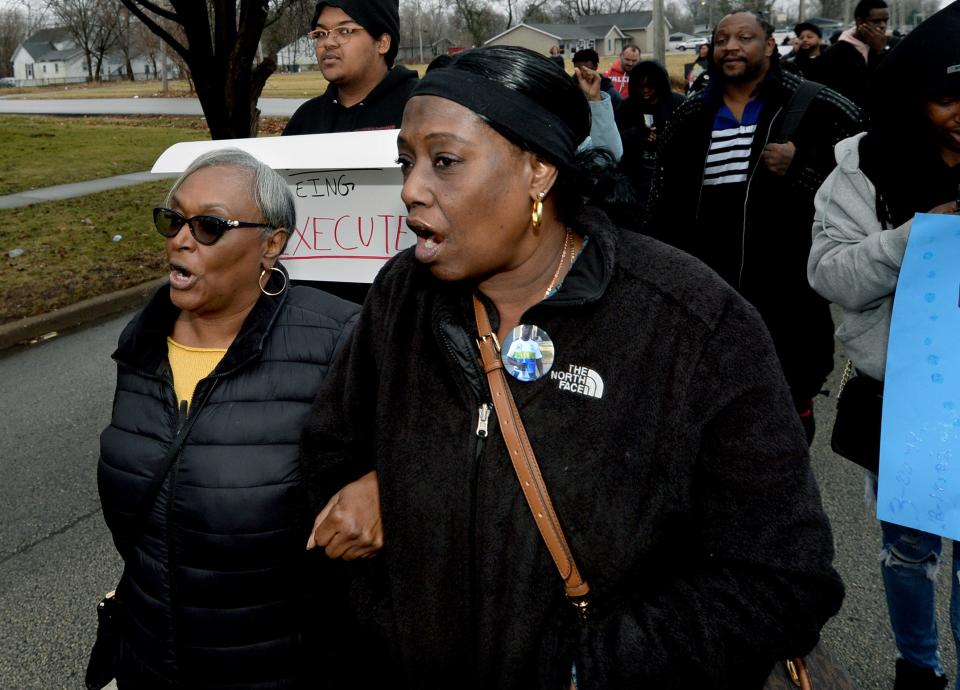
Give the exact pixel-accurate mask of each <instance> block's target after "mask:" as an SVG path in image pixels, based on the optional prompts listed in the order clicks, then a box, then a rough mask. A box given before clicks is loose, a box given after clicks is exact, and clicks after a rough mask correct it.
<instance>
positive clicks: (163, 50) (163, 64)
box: [160, 41, 167, 96]
mask: <svg viewBox="0 0 960 690" xmlns="http://www.w3.org/2000/svg"><path fill="white" fill-rule="evenodd" d="M160 73H161V74H162V75H163V76H162V77H161V79H162V81H163V95H164V96H166V95H167V42H166V41H160Z"/></svg>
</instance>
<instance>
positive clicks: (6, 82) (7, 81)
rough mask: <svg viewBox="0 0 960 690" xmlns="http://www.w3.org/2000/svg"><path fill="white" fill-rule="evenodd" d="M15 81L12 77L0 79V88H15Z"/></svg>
mask: <svg viewBox="0 0 960 690" xmlns="http://www.w3.org/2000/svg"><path fill="white" fill-rule="evenodd" d="M16 85H17V80H16V79H14V78H13V77H0V88H4V87H10V86H16Z"/></svg>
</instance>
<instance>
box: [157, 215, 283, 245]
mask: <svg viewBox="0 0 960 690" xmlns="http://www.w3.org/2000/svg"><path fill="white" fill-rule="evenodd" d="M184 223H186V224H187V225H188V226H189V227H190V234H191V235H193V239H195V240H196V241H197V242H199V243H200V244H205V245H207V246H208V247H209V246H210V245H211V244H216V243H217V240H219V239H220V238H221V237H223V233H225V232H226V231H227V230H229V229H230V228H272V227H273V226H272V225H268V224H267V223H250V222H247V221H243V220H226V219H224V218H218V217H217V216H194V217H193V218H185V217H184V216H183V214H180V213H177V212H176V211H174V210H173V209H171V208H155V209H153V224H154V225H156V226H157V232H159V233H160V234H161V235H163V236H164V237H176V236H177V234H178V233H179V232H180V228H182V227H183V225H184Z"/></svg>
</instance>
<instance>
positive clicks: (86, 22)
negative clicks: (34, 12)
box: [48, 0, 99, 81]
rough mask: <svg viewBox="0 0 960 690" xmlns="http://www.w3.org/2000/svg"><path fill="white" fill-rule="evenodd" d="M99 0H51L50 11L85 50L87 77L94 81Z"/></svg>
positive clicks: (79, 46) (78, 45)
mask: <svg viewBox="0 0 960 690" xmlns="http://www.w3.org/2000/svg"><path fill="white" fill-rule="evenodd" d="M98 4H99V3H98V1H97V0H49V3H48V6H49V8H50V11H51V12H52V13H53V15H54V17H56V19H57V21H58V22H59V23H60V25H61V26H62V27H63V28H64V29H66V30H67V31H68V32H69V33H70V35H71V36H72V37H73V40H74V42H75V43H76V44H77V47H78V48H80V49H81V50H82V51H83V59H84V62H85V63H86V65H87V78H88V79H89V80H90V81H93V78H94V77H93V45H94V43H95V42H96V39H95V37H94V35H95V33H96V32H97V19H98V17H97V14H98V12H97V6H98Z"/></svg>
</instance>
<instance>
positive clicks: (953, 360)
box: [877, 213, 960, 539]
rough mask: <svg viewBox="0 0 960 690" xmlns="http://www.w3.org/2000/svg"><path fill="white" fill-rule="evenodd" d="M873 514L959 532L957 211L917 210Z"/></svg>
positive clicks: (890, 360) (893, 330)
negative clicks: (955, 214)
mask: <svg viewBox="0 0 960 690" xmlns="http://www.w3.org/2000/svg"><path fill="white" fill-rule="evenodd" d="M877 517H878V518H880V519H881V520H887V521H888V522H894V523H896V524H898V525H905V526H907V527H913V528H916V529H920V530H923V531H924V532H932V533H933V534H939V535H942V536H945V537H949V538H951V539H960V217H958V216H946V215H931V214H926V213H920V214H917V216H916V218H915V219H914V221H913V228H912V229H911V231H910V240H909V242H908V243H907V251H906V254H905V255H904V257H903V264H902V266H901V268H900V278H899V280H898V283H897V292H896V297H895V298H894V303H893V318H892V320H891V324H890V341H889V345H888V348H887V369H886V374H885V384H884V396H883V430H882V433H881V435H880V482H879V489H878V492H877Z"/></svg>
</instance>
